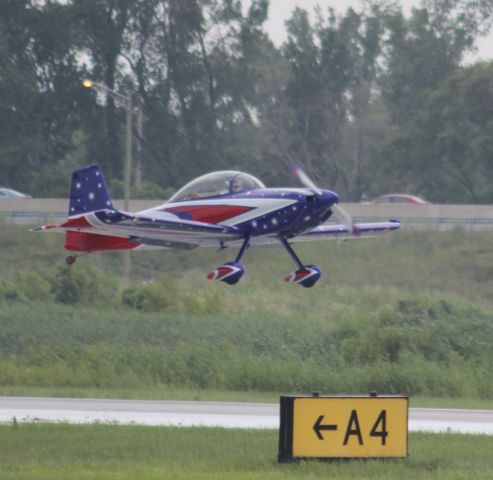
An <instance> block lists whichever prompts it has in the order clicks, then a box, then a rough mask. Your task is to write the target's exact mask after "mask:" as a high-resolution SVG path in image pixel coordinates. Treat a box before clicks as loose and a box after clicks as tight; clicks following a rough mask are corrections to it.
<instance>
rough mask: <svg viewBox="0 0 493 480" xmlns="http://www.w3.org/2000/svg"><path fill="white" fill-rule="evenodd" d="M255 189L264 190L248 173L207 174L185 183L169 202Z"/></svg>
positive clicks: (261, 184)
mask: <svg viewBox="0 0 493 480" xmlns="http://www.w3.org/2000/svg"><path fill="white" fill-rule="evenodd" d="M256 188H265V185H264V184H263V183H262V182H261V181H260V180H259V179H258V178H255V177H253V176H252V175H249V174H248V173H242V172H235V171H232V170H226V171H221V172H213V173H208V174H206V175H202V176H201V177H199V178H196V179H195V180H192V181H191V182H189V183H187V184H186V185H185V186H184V187H183V188H181V189H180V190H178V192H176V193H175V194H174V195H173V196H172V197H171V198H170V199H169V202H170V203H171V202H183V201H186V200H195V199H196V198H205V197H216V196H219V195H231V194H232V193H240V192H246V191H248V190H255V189H256Z"/></svg>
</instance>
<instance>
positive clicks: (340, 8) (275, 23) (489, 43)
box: [244, 0, 493, 61]
mask: <svg viewBox="0 0 493 480" xmlns="http://www.w3.org/2000/svg"><path fill="white" fill-rule="evenodd" d="M249 3H250V2H249V1H248V0H246V1H245V2H244V5H245V7H246V6H247V5H249ZM419 3H420V2H419V0H401V2H400V4H401V5H402V6H403V8H404V11H405V12H407V13H408V12H409V11H410V9H411V7H413V6H418V5H419ZM317 5H320V7H321V8H322V10H326V9H327V8H328V7H329V6H332V7H333V8H334V9H335V10H336V11H337V12H339V13H343V12H344V11H345V10H346V9H347V8H348V7H353V8H355V9H357V7H358V6H359V5H360V0H270V8H269V20H268V21H267V24H266V27H265V28H266V30H267V31H268V33H269V36H270V38H271V39H272V41H273V42H274V43H275V44H276V45H278V46H279V45H281V44H282V43H283V41H284V40H285V38H286V31H285V28H284V22H285V21H286V20H287V19H288V18H289V17H290V16H291V13H292V11H293V9H294V8H295V7H296V6H298V7H301V8H304V9H305V10H308V11H309V12H313V10H314V8H315V7H316V6H317ZM477 47H478V53H477V54H476V55H474V56H473V57H472V58H470V59H468V61H470V60H478V59H482V60H491V59H493V34H491V35H490V36H489V37H487V38H483V39H480V41H479V42H478V44H477Z"/></svg>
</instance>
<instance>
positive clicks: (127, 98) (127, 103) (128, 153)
mask: <svg viewBox="0 0 493 480" xmlns="http://www.w3.org/2000/svg"><path fill="white" fill-rule="evenodd" d="M82 86H83V87H85V88H96V89H98V90H101V91H103V92H105V93H107V94H108V95H110V96H112V97H113V98H116V99H117V100H122V101H123V105H124V107H125V110H126V112H127V116H126V133H125V168H124V172H123V178H124V194H123V195H124V209H125V211H126V212H128V211H129V209H130V205H129V204H130V174H131V171H132V94H129V95H122V94H121V93H118V92H115V91H114V90H111V89H110V88H108V87H107V86H106V85H103V84H102V83H97V82H93V81H92V80H89V79H84V80H82ZM130 269H131V263H130V252H129V251H128V250H124V251H123V275H124V276H125V277H126V278H129V277H130Z"/></svg>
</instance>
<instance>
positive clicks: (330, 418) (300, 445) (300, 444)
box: [279, 395, 409, 461]
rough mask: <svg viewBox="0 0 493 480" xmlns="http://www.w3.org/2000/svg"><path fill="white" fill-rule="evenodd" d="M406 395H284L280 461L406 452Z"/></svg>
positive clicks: (396, 455) (361, 456)
mask: <svg viewBox="0 0 493 480" xmlns="http://www.w3.org/2000/svg"><path fill="white" fill-rule="evenodd" d="M408 407H409V401H408V397H405V396H385V395H378V396H344V397H342V396H330V397H329V396H324V397H321V396H313V397H281V428H280V437H279V460H280V461H289V460H293V459H296V458H311V457H313V458H382V457H405V456H407V434H408Z"/></svg>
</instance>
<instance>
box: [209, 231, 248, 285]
mask: <svg viewBox="0 0 493 480" xmlns="http://www.w3.org/2000/svg"><path fill="white" fill-rule="evenodd" d="M249 244H250V236H247V237H245V239H244V240H243V243H242V245H241V247H240V251H239V252H238V255H236V258H235V261H234V262H226V263H225V264H224V265H222V266H220V267H218V268H216V269H215V270H213V271H212V272H210V273H209V274H208V275H207V278H208V279H209V280H218V281H220V282H224V283H227V284H228V285H235V284H236V283H238V282H239V281H240V278H241V277H242V276H243V274H244V273H245V268H244V267H243V265H242V264H241V263H240V260H241V257H243V254H244V253H245V251H246V249H247V248H248V245H249Z"/></svg>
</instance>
